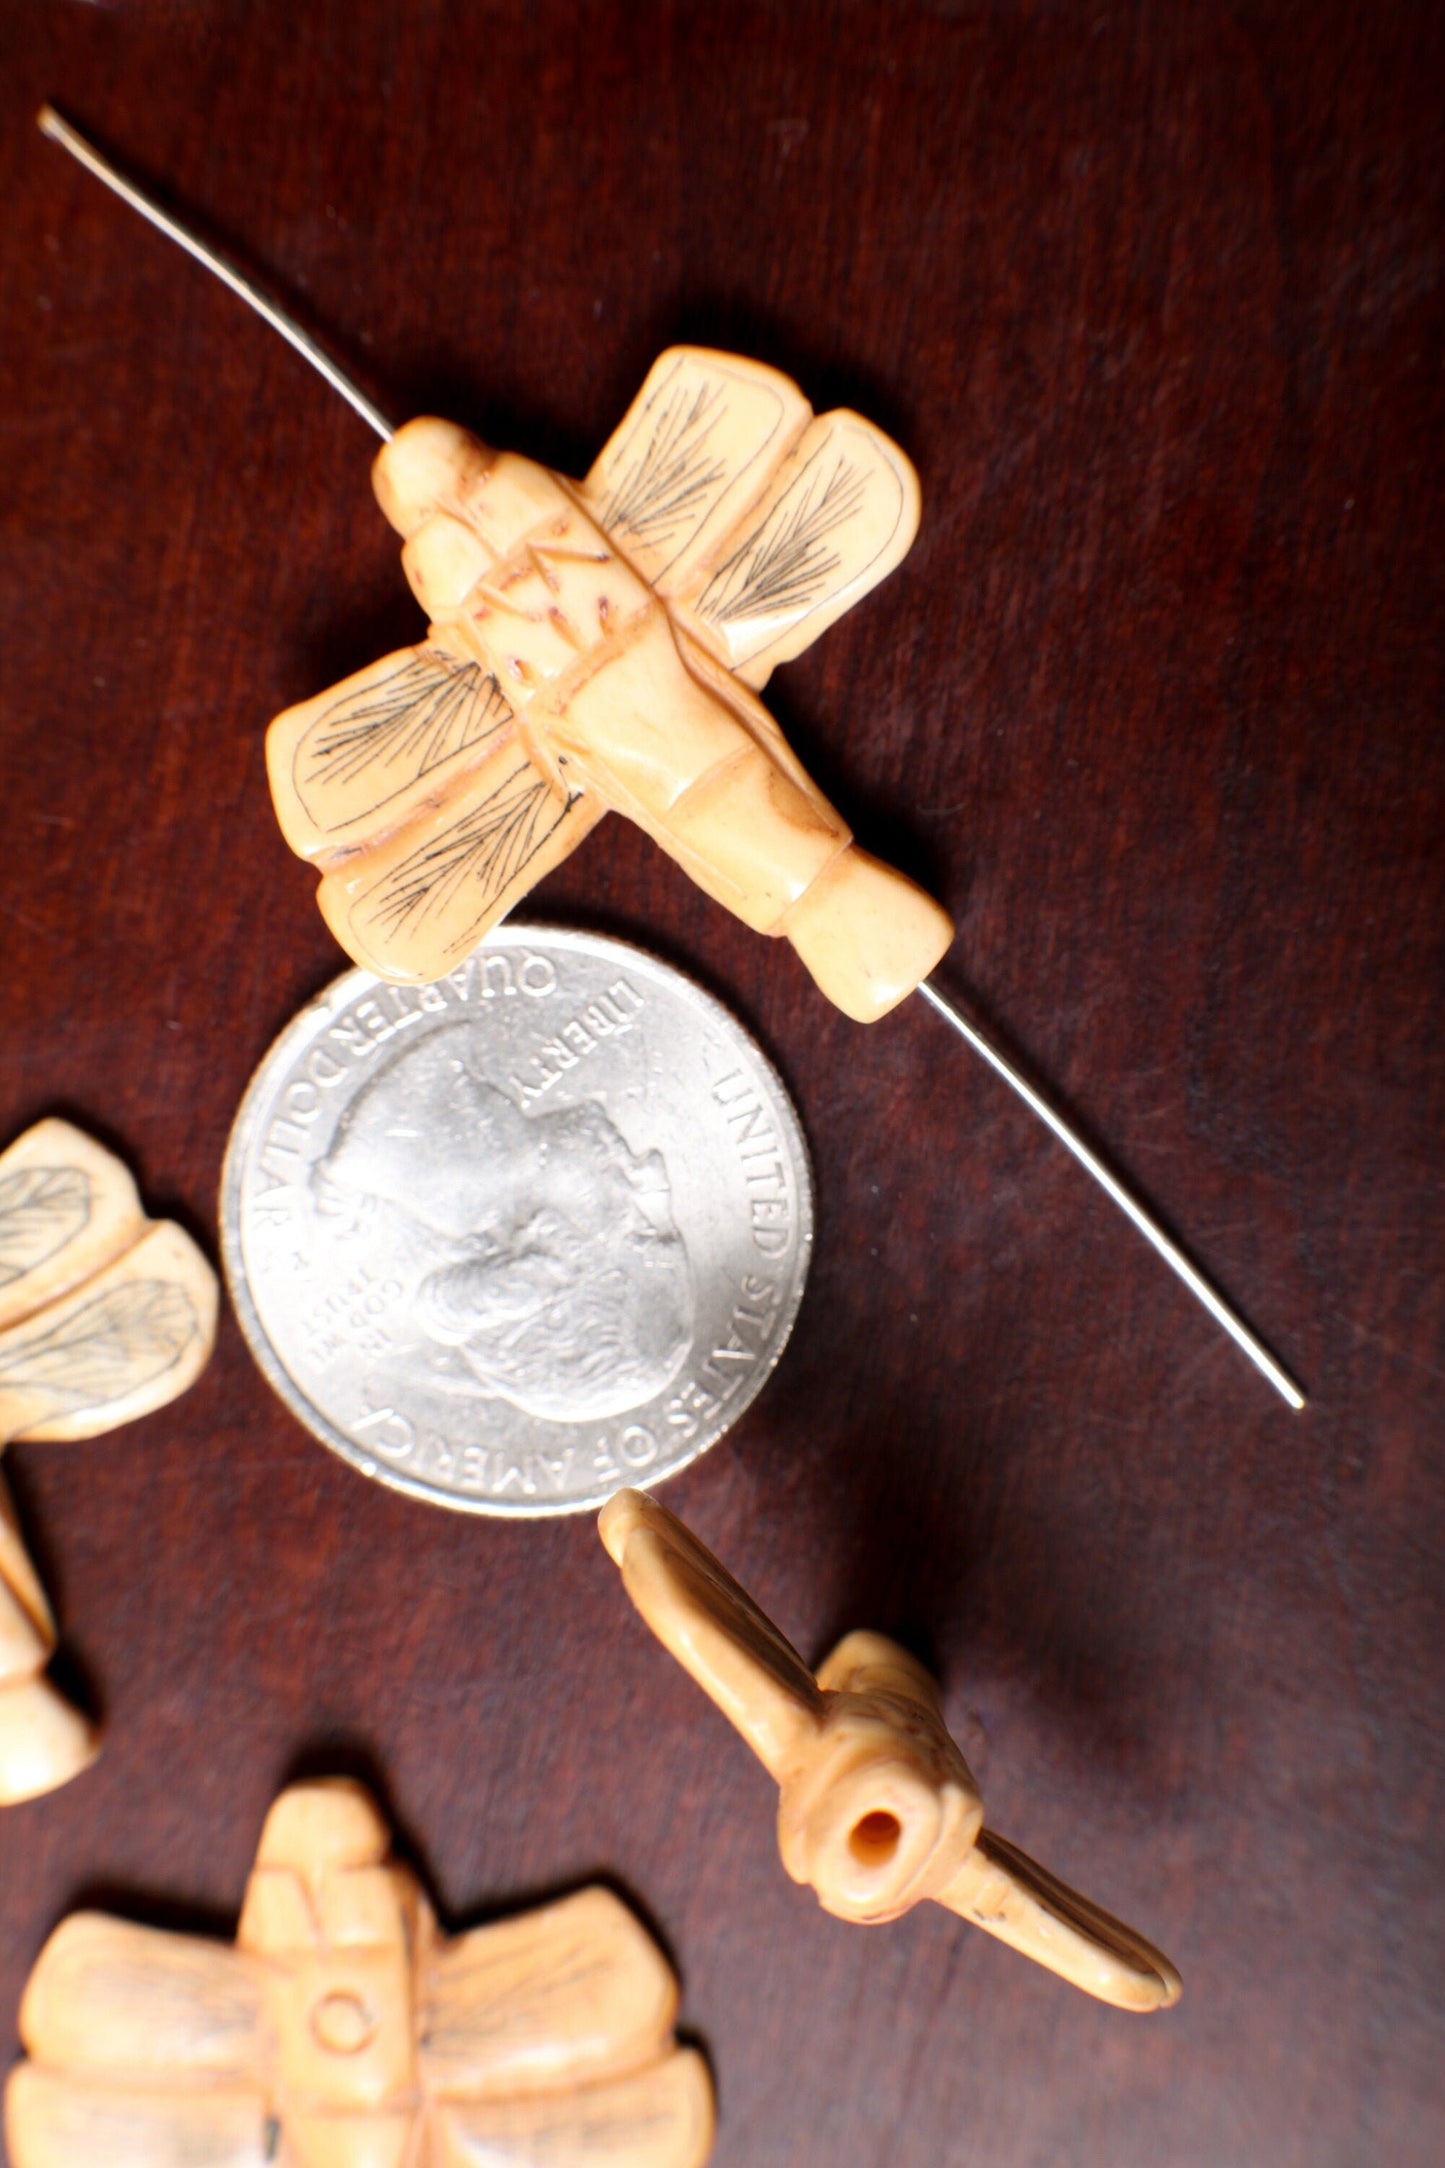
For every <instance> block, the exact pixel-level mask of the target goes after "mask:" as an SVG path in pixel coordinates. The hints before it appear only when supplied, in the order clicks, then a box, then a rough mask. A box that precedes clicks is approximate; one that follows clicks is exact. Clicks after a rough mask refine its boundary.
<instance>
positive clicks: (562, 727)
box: [267, 347, 953, 1022]
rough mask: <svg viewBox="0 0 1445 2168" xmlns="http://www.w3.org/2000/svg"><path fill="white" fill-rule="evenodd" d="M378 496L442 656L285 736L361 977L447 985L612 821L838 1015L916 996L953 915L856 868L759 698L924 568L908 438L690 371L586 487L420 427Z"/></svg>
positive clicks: (291, 827)
mask: <svg viewBox="0 0 1445 2168" xmlns="http://www.w3.org/2000/svg"><path fill="white" fill-rule="evenodd" d="M373 478H374V482H375V487H376V494H377V497H378V499H379V501H380V503H381V507H382V510H383V511H384V512H385V514H386V516H387V518H388V519H389V520H390V521H391V523H392V525H393V526H394V527H395V528H397V530H398V531H399V532H400V533H401V534H402V535H403V536H404V537H405V548H404V550H403V552H402V563H403V566H404V568H405V571H406V575H407V578H408V580H409V581H410V583H411V586H412V589H413V591H414V593H415V594H416V597H417V599H418V601H419V602H420V603H421V604H422V607H423V608H424V609H425V610H426V611H427V614H428V616H429V617H430V619H431V628H430V631H429V633H428V635H427V638H426V640H425V641H424V642H423V643H422V644H421V645H420V646H418V647H414V648H407V649H403V650H402V651H401V652H399V653H397V654H392V655H387V656H384V657H383V658H382V660H381V661H379V662H377V663H374V664H373V665H372V666H371V667H370V668H369V669H366V670H362V671H359V672H358V673H357V674H356V676H354V677H351V678H348V679H347V680H346V681H345V682H344V683H343V684H341V685H337V686H334V687H333V688H332V689H331V691H329V692H326V693H322V694H321V695H320V696H319V697H318V698H316V699H314V700H308V701H306V702H305V703H304V704H303V705H302V706H300V707H296V708H290V709H288V710H287V712H286V713H285V714H284V715H280V716H278V717H277V719H276V721H275V722H274V723H273V724H272V726H271V730H270V734H269V737H268V740H267V762H268V766H269V769H270V776H271V790H272V795H273V797H274V800H275V804H276V812H277V817H278V818H279V820H280V823H281V827H282V830H283V832H284V834H285V837H286V840H287V842H288V843H289V844H290V845H291V848H292V849H293V850H294V851H297V852H299V853H300V855H301V856H302V857H304V858H313V859H315V860H317V862H318V863H319V865H320V867H321V869H322V876H323V877H322V881H321V888H320V895H319V901H320V904H321V909H322V911H323V913H324V914H325V917H326V920H327V922H328V924H329V925H330V927H331V929H332V931H333V932H334V933H335V935H336V937H337V939H338V941H340V943H341V945H342V947H343V948H344V949H345V950H346V951H347V953H348V954H349V955H351V956H352V957H354V958H355V960H356V961H357V962H358V963H360V964H365V965H366V966H367V967H368V968H369V969H371V970H373V971H376V972H378V973H379V974H380V975H381V976H382V977H383V978H387V979H394V980H409V981H420V980H426V979H432V978H438V977H440V976H441V974H442V973H443V972H444V971H447V970H449V969H451V968H452V967H453V966H454V965H455V964H457V963H458V962H460V961H461V959H462V958H463V957H464V956H466V955H467V954H468V953H469V952H470V951H471V950H472V949H473V948H474V947H475V946H476V944H477V942H478V941H480V940H481V939H482V937H483V935H484V934H485V933H486V932H487V931H488V929H489V928H490V927H491V926H493V925H495V924H496V922H497V920H498V919H499V918H501V916H502V915H503V913H504V912H505V911H507V910H508V909H509V908H510V907H511V905H512V904H513V903H515V902H516V901H517V900H518V899H519V898H520V897H522V896H524V895H525V894H526V893H527V892H528V890H530V889H531V888H532V887H533V886H534V885H535V884H536V882H537V881H539V880H540V879H541V877H542V875H543V874H544V873H546V872H547V871H548V870H549V869H550V868H551V867H552V866H555V865H556V864H557V863H558V862H559V861H560V860H561V859H562V858H564V857H566V855H567V854H568V852H569V851H571V850H572V849H573V848H574V847H575V846H576V845H577V844H578V843H579V842H580V841H581V839H582V837H583V836H584V835H585V834H586V833H587V831H588V829H589V828H591V827H592V826H593V825H594V823H595V822H596V821H597V820H599V819H600V818H601V816H602V814H603V813H605V812H606V811H607V810H608V809H609V808H615V809H616V810H617V811H618V812H621V813H625V814H627V815H628V816H629V817H630V818H631V819H632V820H634V821H636V822H637V823H638V824H639V825H640V826H641V827H642V828H644V829H645V830H646V831H647V833H648V834H649V835H650V836H651V837H652V838H653V839H654V841H655V842H657V843H659V844H660V845H661V846H662V848H663V849H664V850H666V851H668V852H670V853H671V855H672V856H673V857H674V858H675V859H676V860H677V861H678V863H679V864H680V865H681V866H682V867H683V868H684V869H685V870H686V871H687V872H688V873H689V874H690V875H691V876H692V878H693V880H695V881H696V882H698V884H699V885H700V886H701V887H702V888H704V889H705V890H706V891H707V893H708V894H709V895H711V896H713V897H715V898H716V899H717V900H718V901H719V902H720V903H723V904H726V906H727V907H728V909H729V910H730V911H733V912H735V913H736V914H737V916H738V917H739V918H741V919H742V920H744V922H745V923H746V924H747V925H749V926H752V927H754V928H756V929H757V931H759V932H760V933H768V934H785V935H786V936H787V938H788V939H789V940H790V941H791V942H792V944H793V946H794V948H795V949H796V950H797V951H798V954H799V955H800V956H801V957H802V960H803V962H804V963H805V965H806V966H807V968H808V970H809V971H810V972H811V973H812V974H813V976H814V978H815V979H816V980H817V982H818V984H819V985H820V986H821V987H822V989H823V991H824V993H825V994H827V995H828V997H829V998H830V1000H832V1001H834V1002H836V1003H837V1005H838V1006H839V1007H840V1008H841V1009H843V1010H845V1011H846V1013H847V1014H848V1015H850V1016H853V1017H857V1018H859V1019H860V1020H862V1021H865V1022H866V1021H871V1020H872V1019H873V1018H875V1017H878V1016H882V1015H883V1014H885V1013H886V1011H887V1010H889V1009H891V1008H893V1007H895V1006H896V1004H897V1003H898V1002H899V1001H901V1000H902V999H903V998H904V996H905V995H906V994H908V993H911V992H912V990H913V988H914V987H915V986H916V985H917V984H918V982H919V980H920V979H921V978H923V977H924V976H925V975H926V974H927V973H928V972H929V971H931V970H932V968H933V966H934V965H935V964H936V963H937V961H938V959H939V957H940V956H941V955H942V953H943V951H944V950H945V949H946V948H947V946H948V944H949V942H950V940H951V939H952V936H953V928H952V925H951V923H950V921H949V919H948V918H947V916H946V914H945V913H944V912H943V911H942V910H940V909H939V907H938V905H937V904H935V903H934V902H932V901H931V899H930V898H928V897H927V896H925V895H924V894H923V893H922V891H921V890H919V889H917V888H915V887H914V885H913V883H912V882H911V881H908V880H906V879H904V877H903V876H902V875H901V874H898V873H895V872H893V871H892V870H891V869H890V868H889V867H887V866H884V865H881V864H880V863H879V862H878V860H876V859H874V858H871V857H869V856H868V854H867V853H866V852H864V851H861V850H859V849H858V847H857V846H856V845H855V844H854V843H853V840H852V837H851V836H850V834H849V831H848V829H847V827H846V825H845V824H844V822H843V821H842V820H841V819H840V817H839V815H838V814H837V813H836V812H835V810H834V809H833V807H832V806H831V805H830V804H829V803H828V801H827V799H826V798H825V797H824V796H823V794H822V792H821V791H820V790H819V789H818V788H817V786H816V784H814V783H813V781H812V780H811V778H810V777H809V776H808V774H807V772H806V771H805V769H804V768H803V766H802V764H801V763H800V762H799V761H798V759H797V758H796V756H795V755H794V754H793V753H792V752H791V751H790V749H789V747H788V745H787V743H786V741H785V740H784V738H783V735H782V732H781V731H780V730H779V728H778V726H777V724H776V723H775V722H774V720H773V718H772V716H771V715H770V714H769V712H768V710H767V708H766V707H764V705H763V703H762V702H761V700H759V699H758V698H757V689H758V688H760V687H761V686H763V685H764V684H765V683H766V682H767V679H768V676H769V674H770V672H771V671H772V669H773V667H774V665H775V664H777V663H780V662H785V661H787V660H788V659H789V658H790V657H791V656H794V655H798V654H801V653H802V651H803V649H804V648H806V647H808V646H810V645H811V644H812V642H813V641H814V640H815V639H817V637H818V636H819V634H820V633H822V632H824V631H826V629H827V627H828V626H829V625H831V624H832V623H833V622H834V620H835V619H836V618H838V617H840V616H842V614H843V612H844V611H845V610H847V609H850V608H851V607H852V605H853V603H854V602H856V601H858V600H859V599H860V597H862V596H863V595H865V594H866V593H867V592H868V590H869V589H870V588H871V587H874V586H876V585H877V583H878V581H880V580H881V579H883V578H884V577H885V576H886V575H887V574H888V573H889V572H891V571H892V570H893V568H894V566H895V565H897V564H898V562H899V561H900V559H901V558H902V557H903V556H904V554H905V553H906V551H907V550H908V547H909V545H910V544H911V542H912V540H913V537H914V534H915V532H916V530H917V526H918V507H919V499H918V480H917V476H916V475H915V474H914V471H913V469H912V467H911V466H910V465H909V463H908V461H907V460H906V459H905V458H904V456H903V454H902V452H901V451H900V450H899V449H898V447H897V445H896V444H894V443H893V442H892V441H891V439H889V438H888V437H886V436H885V435H884V434H883V432H882V431H881V430H879V429H875V428H874V427H873V425H872V423H871V422H866V421H864V420H863V419H862V417H861V416H859V415H857V414H851V413H848V412H845V411H841V410H840V411H838V412H836V413H832V414H823V415H819V416H816V417H815V416H814V414H813V411H812V408H811V407H810V406H809V405H808V402H807V401H806V399H804V397H803V395H802V393H801V392H800V391H799V390H798V387H797V386H796V384H794V383H792V382H791V381H790V380H789V379H788V378H787V377H785V376H781V375H779V373H778V372H777V370H775V369H768V368H764V367H763V366H762V365H761V364H759V363H757V362H751V361H745V360H743V359H741V358H740V357H738V356H736V355H731V354H715V353H709V352H707V351H705V350H704V349H702V348H697V347H674V348H671V349H670V350H669V351H668V352H667V353H665V354H663V355H662V356H661V357H660V358H659V359H658V361H657V362H656V363H655V364H654V366H653V368H652V369H651V371H650V372H649V374H648V377H647V380H646V382H645V383H644V385H643V387H642V390H641V391H640V392H639V394H638V396H637V398H636V400H635V401H634V402H633V405H632V407H631V409H630V411H629V412H628V414H627V416H626V418H625V419H624V421H623V423H622V425H621V427H620V428H619V429H618V430H617V432H616V434H615V435H614V436H613V437H612V439H611V440H610V442H609V443H608V445H607V446H606V448H605V450H604V451H603V453H602V455H601V457H600V458H599V460H598V461H597V464H596V465H595V466H594V467H593V469H592V472H591V473H590V474H589V475H588V477H587V479H586V481H585V482H582V483H572V482H567V481H564V480H563V479H562V478H561V477H560V476H558V475H555V474H552V473H551V472H549V470H547V469H546V468H544V467H539V466H536V465H534V464H533V462H532V461H531V460H529V459H523V458H520V457H518V456H517V455H516V454H514V453H509V452H501V453H499V452H494V451H492V450H490V449H489V448H488V447H487V446H485V445H483V444H481V443H479V442H478V441H477V439H476V438H475V437H471V436H469V435H468V434H467V432H466V431H465V430H463V429H459V428H458V427H456V426H455V424H453V423H451V422H444V421H435V420H426V419H423V420H418V421H413V422H408V423H407V424H406V426H405V427H404V428H402V429H400V430H398V431H397V433H396V435H395V436H394V437H393V438H392V439H391V441H390V442H389V443H387V444H386V445H384V446H383V448H382V450H381V451H380V453H379V454H378V455H377V460H376V465H375V468H374V474H373Z"/></svg>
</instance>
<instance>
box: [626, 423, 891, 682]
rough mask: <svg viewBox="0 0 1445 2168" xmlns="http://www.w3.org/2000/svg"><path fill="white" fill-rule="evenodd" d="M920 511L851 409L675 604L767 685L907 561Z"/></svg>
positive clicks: (810, 441)
mask: <svg viewBox="0 0 1445 2168" xmlns="http://www.w3.org/2000/svg"><path fill="white" fill-rule="evenodd" d="M919 508H920V498H919V491H918V477H917V475H916V474H915V473H914V471H913V468H912V466H911V465H910V463H909V462H908V460H907V459H905V457H904V456H903V453H902V452H901V451H900V450H899V449H898V446H897V445H896V444H895V443H894V442H893V440H892V438H891V437H886V436H885V435H884V434H883V431H882V430H881V429H875V428H874V426H873V424H872V423H871V422H867V421H864V420H863V418H862V416H861V415H858V414H852V413H849V412H848V411H847V410H846V409H844V408H840V409H838V410H837V411H836V412H835V413H832V414H823V415H820V416H819V417H818V419H817V420H816V421H815V422H814V423H813V424H812V426H811V428H809V429H807V430H805V432H804V434H803V435H802V437H801V438H800V439H799V441H798V443H797V444H796V446H795V447H794V448H793V450H792V451H791V452H790V454H789V455H788V458H787V460H786V461H785V462H784V464H783V466H782V467H781V469H780V470H779V472H778V474H777V476H776V478H775V479H774V481H773V484H772V486H771V488H770V489H769V491H768V493H767V495H766V497H764V498H763V500H762V501H761V503H759V504H757V505H756V506H754V507H753V509H752V510H751V511H750V512H749V513H748V515H747V517H746V518H745V519H743V520H742V521H741V522H740V523H739V524H738V525H737V527H736V528H735V529H734V531H733V532H732V533H730V534H729V535H727V536H726V538H725V540H724V542H723V544H722V546H721V547H720V548H718V549H715V550H713V551H712V552H711V553H710V555H709V557H708V559H707V561H706V562H705V563H699V564H698V565H697V567H696V569H695V575H694V578H693V580H692V582H691V584H690V585H689V586H688V587H686V588H679V589H677V590H676V591H674V592H673V593H672V594H671V595H670V596H669V601H670V603H671V606H672V607H673V608H675V609H677V610H678V612H679V614H680V615H681V617H682V619H683V621H684V623H685V624H687V625H688V627H689V629H690V630H692V631H694V632H696V633H697V634H698V636H699V637H700V638H702V639H703V640H704V641H705V642H706V643H707V645H708V646H710V647H711V648H712V649H713V651H714V653H716V654H718V655H720V656H721V658H722V659H723V660H724V661H725V662H726V663H727V664H728V665H729V667H730V668H731V669H733V670H736V671H737V673H738V675H739V676H740V677H742V678H743V679H744V680H745V681H746V682H747V683H748V684H749V685H752V686H754V687H758V686H762V685H764V684H765V683H766V682H767V679H768V676H769V674H770V673H771V671H772V670H773V669H774V668H775V667H776V665H777V664H778V663H780V662H787V661H788V660H789V658H790V657H791V656H794V655H799V654H801V653H802V651H803V649H804V648H806V647H809V646H811V645H812V643H813V641H814V640H816V639H817V638H818V636H819V634H820V633H822V632H825V631H826V630H827V628H828V626H829V625H831V624H832V623H833V622H834V620H835V619H836V618H839V617H841V616H842V615H843V612H844V611H845V610H848V609H851V608H852V606H853V604H854V603H855V602H857V601H858V600H859V599H860V597H862V596H863V595H866V594H867V592H868V590H869V589H870V588H871V587H876V586H877V584H878V582H879V581H880V580H881V579H884V578H886V576H887V575H888V573H890V572H891V571H892V570H893V568H894V566H895V565H896V564H898V563H899V562H900V561H901V559H902V558H903V557H904V556H905V555H906V554H907V552H908V549H909V547H910V545H911V544H912V541H913V537H914V536H915V534H916V533H917V532H918V517H919Z"/></svg>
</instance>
